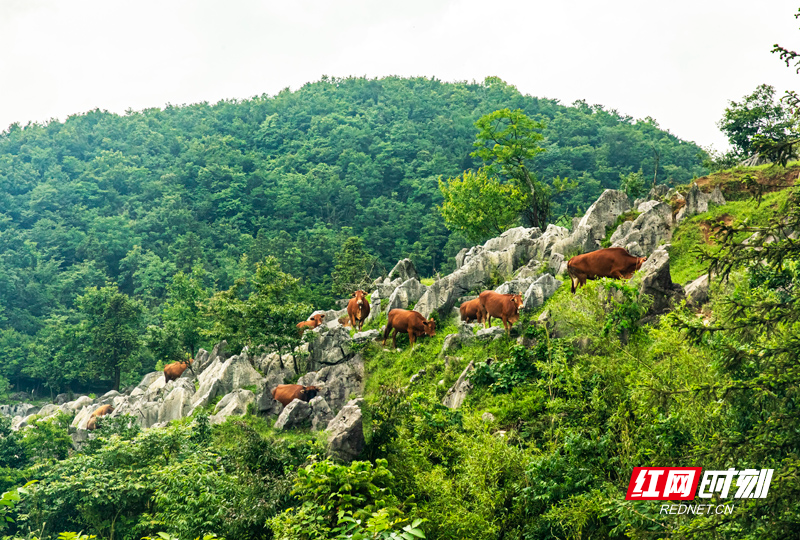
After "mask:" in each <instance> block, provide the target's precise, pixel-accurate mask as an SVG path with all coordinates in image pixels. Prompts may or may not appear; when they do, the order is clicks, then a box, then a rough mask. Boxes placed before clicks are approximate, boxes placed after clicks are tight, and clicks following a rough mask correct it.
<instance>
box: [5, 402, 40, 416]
mask: <svg viewBox="0 0 800 540" xmlns="http://www.w3.org/2000/svg"><path fill="white" fill-rule="evenodd" d="M45 406H46V405H45ZM38 411H39V407H37V406H36V405H31V404H30V403H17V404H14V405H0V413H2V414H3V415H4V416H10V417H12V418H13V417H15V416H22V417H25V416H29V415H31V414H36V413H37V412H38Z"/></svg>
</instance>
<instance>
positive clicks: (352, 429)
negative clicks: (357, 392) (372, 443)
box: [325, 399, 366, 461]
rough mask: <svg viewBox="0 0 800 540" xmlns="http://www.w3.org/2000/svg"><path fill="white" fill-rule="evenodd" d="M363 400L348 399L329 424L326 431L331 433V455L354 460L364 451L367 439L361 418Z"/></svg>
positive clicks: (345, 459)
mask: <svg viewBox="0 0 800 540" xmlns="http://www.w3.org/2000/svg"><path fill="white" fill-rule="evenodd" d="M362 402H363V400H361V399H353V400H351V401H348V402H347V404H346V405H345V406H344V407H342V410H341V411H339V414H337V415H336V417H335V418H334V419H333V420H331V421H330V423H329V424H328V427H327V429H326V430H325V431H326V432H327V433H329V439H328V456H329V457H332V458H334V459H339V460H342V461H352V460H354V459H356V458H357V457H358V456H359V455H360V454H361V452H363V451H364V447H365V446H366V441H365V440H364V430H363V426H362V418H361V403H362Z"/></svg>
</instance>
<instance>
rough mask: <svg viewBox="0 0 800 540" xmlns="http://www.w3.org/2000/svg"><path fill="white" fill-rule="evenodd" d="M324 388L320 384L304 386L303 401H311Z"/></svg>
mask: <svg viewBox="0 0 800 540" xmlns="http://www.w3.org/2000/svg"><path fill="white" fill-rule="evenodd" d="M320 390H322V389H321V388H320V387H319V386H304V387H303V401H311V400H312V399H314V398H315V397H317V394H319V392H320Z"/></svg>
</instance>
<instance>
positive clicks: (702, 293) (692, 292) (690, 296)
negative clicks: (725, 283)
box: [684, 274, 711, 307]
mask: <svg viewBox="0 0 800 540" xmlns="http://www.w3.org/2000/svg"><path fill="white" fill-rule="evenodd" d="M710 285H711V283H710V282H709V279H708V274H703V275H702V276H700V277H699V278H697V279H695V280H694V281H690V282H689V283H687V284H686V287H685V288H684V289H685V292H686V302H687V303H688V304H689V305H690V306H692V307H700V306H702V305H703V304H705V303H706V302H708V291H709V288H710Z"/></svg>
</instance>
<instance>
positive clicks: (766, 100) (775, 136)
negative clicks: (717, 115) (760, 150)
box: [717, 84, 794, 158]
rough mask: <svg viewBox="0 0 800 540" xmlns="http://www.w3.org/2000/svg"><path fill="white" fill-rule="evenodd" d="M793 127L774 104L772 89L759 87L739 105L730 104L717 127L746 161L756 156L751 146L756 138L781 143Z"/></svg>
mask: <svg viewBox="0 0 800 540" xmlns="http://www.w3.org/2000/svg"><path fill="white" fill-rule="evenodd" d="M793 123H794V122H793V121H792V119H791V116H790V114H789V112H788V111H787V110H786V109H784V107H783V106H782V105H781V104H780V103H779V102H777V101H776V100H775V88H774V87H772V86H770V85H768V84H762V85H759V86H758V87H757V88H756V89H755V90H754V91H753V93H751V94H749V95H747V96H744V98H742V100H741V101H738V102H737V101H731V102H730V104H729V105H728V107H726V108H725V112H724V114H723V115H722V119H721V120H720V121H719V122H718V123H717V126H719V128H720V129H721V130H722V131H723V132H724V133H725V135H726V136H727V137H728V141H729V142H730V143H731V146H733V147H734V148H735V149H736V151H737V152H738V153H739V156H740V157H742V158H745V157H748V156H751V155H752V154H753V153H754V152H756V149H755V148H754V146H753V145H754V143H756V142H757V140H758V138H766V139H769V140H775V141H777V140H782V139H784V138H785V137H786V135H787V134H788V133H789V132H790V130H791V127H792V125H793Z"/></svg>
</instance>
